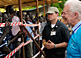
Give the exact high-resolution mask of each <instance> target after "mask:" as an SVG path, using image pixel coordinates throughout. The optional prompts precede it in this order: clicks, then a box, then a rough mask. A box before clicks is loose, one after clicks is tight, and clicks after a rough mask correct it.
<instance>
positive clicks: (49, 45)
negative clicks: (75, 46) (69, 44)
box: [47, 40, 55, 49]
mask: <svg viewBox="0 0 81 58" xmlns="http://www.w3.org/2000/svg"><path fill="white" fill-rule="evenodd" d="M54 46H55V44H54V43H53V42H52V41H50V40H48V42H47V49H52V48H54Z"/></svg>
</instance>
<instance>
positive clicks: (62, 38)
mask: <svg viewBox="0 0 81 58" xmlns="http://www.w3.org/2000/svg"><path fill="white" fill-rule="evenodd" d="M58 13H59V10H58V9H57V8H56V7H49V9H48V12H47V14H48V18H49V20H50V23H49V24H47V25H46V26H45V28H44V30H43V32H42V38H43V44H44V46H45V49H44V52H45V54H46V58H65V49H66V47H67V43H68V39H69V36H70V33H69V30H68V28H67V27H66V26H65V25H64V24H63V23H62V22H60V21H59V20H57V17H58Z"/></svg>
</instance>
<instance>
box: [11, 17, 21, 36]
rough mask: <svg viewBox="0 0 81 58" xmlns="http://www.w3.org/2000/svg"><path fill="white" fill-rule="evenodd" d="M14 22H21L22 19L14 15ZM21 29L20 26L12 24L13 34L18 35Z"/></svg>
mask: <svg viewBox="0 0 81 58" xmlns="http://www.w3.org/2000/svg"><path fill="white" fill-rule="evenodd" d="M12 22H20V19H19V18H18V17H17V16H13V18H12ZM19 31H20V27H19V26H12V34H13V36H15V35H17V33H18V32H19Z"/></svg>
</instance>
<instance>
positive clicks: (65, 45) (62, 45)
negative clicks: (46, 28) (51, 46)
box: [56, 42, 68, 48]
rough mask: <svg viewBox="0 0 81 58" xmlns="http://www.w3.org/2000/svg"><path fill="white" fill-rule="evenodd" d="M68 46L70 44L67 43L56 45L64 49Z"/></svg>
mask: <svg viewBox="0 0 81 58" xmlns="http://www.w3.org/2000/svg"><path fill="white" fill-rule="evenodd" d="M67 44H68V43H66V42H63V43H59V44H56V48H64V47H67Z"/></svg>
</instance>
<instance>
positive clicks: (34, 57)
mask: <svg viewBox="0 0 81 58" xmlns="http://www.w3.org/2000/svg"><path fill="white" fill-rule="evenodd" d="M43 49H44V45H43V46H42V48H41V50H43ZM39 54H40V51H39V52H38V53H37V54H35V55H34V56H33V57H32V58H36V57H37V56H38V55H39Z"/></svg>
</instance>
